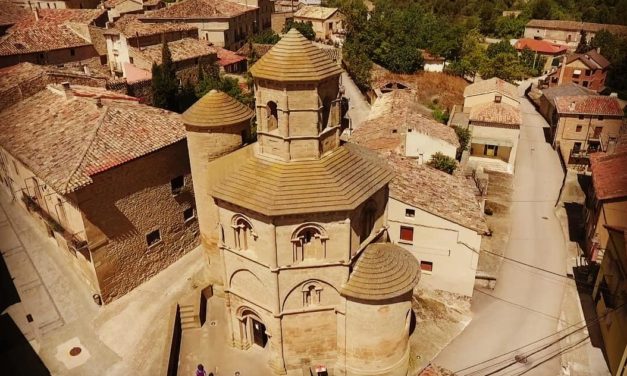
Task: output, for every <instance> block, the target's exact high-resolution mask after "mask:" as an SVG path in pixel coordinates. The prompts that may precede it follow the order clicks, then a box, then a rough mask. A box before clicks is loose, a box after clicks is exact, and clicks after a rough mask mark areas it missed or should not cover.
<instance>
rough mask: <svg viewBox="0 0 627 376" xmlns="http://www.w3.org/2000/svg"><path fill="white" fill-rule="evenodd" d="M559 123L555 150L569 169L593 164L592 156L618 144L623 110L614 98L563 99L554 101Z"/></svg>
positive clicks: (564, 97)
mask: <svg viewBox="0 0 627 376" xmlns="http://www.w3.org/2000/svg"><path fill="white" fill-rule="evenodd" d="M554 102H555V111H556V114H557V121H556V123H555V126H554V131H553V134H554V138H553V148H555V149H556V150H558V151H559V153H560V155H561V158H562V159H563V161H564V163H566V164H567V165H568V166H576V165H578V166H583V167H584V168H585V167H587V166H588V164H589V163H590V155H591V154H592V153H596V152H599V151H607V150H608V148H609V147H611V146H612V145H614V144H616V143H617V141H618V136H619V134H620V130H621V126H622V125H623V118H624V114H623V109H622V108H621V105H620V102H619V101H618V99H617V98H614V97H605V96H600V95H578V96H560V97H556V98H555V99H554Z"/></svg>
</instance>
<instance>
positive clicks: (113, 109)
mask: <svg viewBox="0 0 627 376" xmlns="http://www.w3.org/2000/svg"><path fill="white" fill-rule="evenodd" d="M26 108H28V109H29V111H30V112H29V113H30V114H31V115H29V116H16V114H22V115H23V114H25V113H27V112H28V111H26V112H25V109H26ZM50 109H52V110H50ZM42 111H44V112H42ZM52 117H54V118H55V119H56V121H52V120H51V118H52ZM0 118H1V119H2V121H1V124H2V128H3V129H2V132H0V133H2V136H0V147H1V149H0V152H1V153H0V175H1V177H2V182H3V188H5V190H6V191H7V192H8V193H9V194H11V195H12V196H13V197H14V199H15V200H16V201H17V202H19V203H21V205H23V206H24V207H26V208H27V209H28V210H29V211H30V212H31V214H32V215H33V217H34V218H35V220H36V221H37V222H38V223H40V224H41V225H42V228H43V229H45V230H46V231H47V232H48V234H49V235H50V236H52V237H54V238H55V240H56V241H57V244H58V245H59V246H60V248H61V249H62V250H65V252H64V254H65V255H66V256H67V258H68V261H69V262H72V263H73V264H75V266H76V268H77V269H78V270H79V271H80V273H81V275H82V276H83V277H84V279H85V280H86V282H87V283H88V284H89V285H90V286H91V288H92V289H93V292H94V294H98V295H99V296H100V297H101V299H102V301H103V302H104V303H108V302H110V301H112V300H114V299H116V298H118V297H120V296H122V295H124V294H125V293H127V292H129V291H130V290H132V289H133V288H135V287H137V286H138V285H139V284H141V283H142V282H144V281H145V280H147V279H148V278H150V277H152V276H154V275H155V274H156V273H158V272H159V271H161V270H163V269H164V268H165V267H167V266H168V265H170V264H171V263H173V262H174V261H176V260H177V259H178V258H180V257H181V256H182V255H184V254H185V253H186V252H187V251H189V250H191V249H192V248H194V247H195V246H196V244H197V238H198V224H197V222H196V220H195V206H194V199H193V189H192V183H191V175H190V167H189V162H188V157H187V148H186V143H185V136H184V128H183V124H182V123H181V121H180V117H179V116H178V115H176V114H173V113H169V112H167V111H164V110H160V109H155V108H152V107H149V106H145V105H141V104H138V103H137V100H136V99H135V98H132V97H128V96H125V95H121V94H117V93H113V92H108V91H106V90H103V89H96V88H91V87H81V86H74V87H70V86H69V85H61V86H60V85H49V86H48V87H46V88H45V89H44V90H42V91H40V92H39V93H37V94H35V95H33V96H31V97H29V98H27V99H25V100H23V101H22V102H20V103H17V104H15V105H13V106H11V107H8V108H6V109H5V110H4V111H3V112H2V113H0ZM100 119H102V122H100ZM60 120H61V121H60ZM42 124H46V126H45V127H42ZM96 125H98V128H97V130H95V129H96ZM18 129H19V131H18ZM29 129H32V131H29ZM119 129H125V130H126V132H122V133H120V132H119ZM35 130H39V131H35ZM42 130H43V131H42ZM85 132H87V133H85ZM94 132H95V134H94ZM26 135H29V136H28V140H27V142H24V140H23V139H22V138H23V137H25V136H26ZM54 135H62V136H54ZM88 135H91V136H89V137H88ZM139 135H141V136H139ZM88 141H91V142H88ZM41 150H45V152H43V153H42V152H41Z"/></svg>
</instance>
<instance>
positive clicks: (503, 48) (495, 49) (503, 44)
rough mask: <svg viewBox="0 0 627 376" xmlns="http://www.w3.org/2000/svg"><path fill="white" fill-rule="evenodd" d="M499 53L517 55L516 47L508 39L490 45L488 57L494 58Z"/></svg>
mask: <svg viewBox="0 0 627 376" xmlns="http://www.w3.org/2000/svg"><path fill="white" fill-rule="evenodd" d="M498 54H511V55H516V49H515V48H514V47H513V46H512V45H511V44H510V43H509V42H508V41H506V40H502V41H500V42H498V43H493V44H491V45H489V46H488V49H487V50H486V55H487V57H488V58H490V59H493V58H494V57H495V56H496V55H498Z"/></svg>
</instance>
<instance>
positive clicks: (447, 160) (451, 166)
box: [427, 152, 457, 174]
mask: <svg viewBox="0 0 627 376" xmlns="http://www.w3.org/2000/svg"><path fill="white" fill-rule="evenodd" d="M427 165H429V166H431V167H433V168H435V169H438V170H440V171H444V172H446V173H447V174H453V172H455V169H456V168H457V161H456V160H455V158H451V157H449V156H448V155H444V154H442V153H440V152H437V153H435V154H433V155H432V156H431V159H430V160H429V162H427Z"/></svg>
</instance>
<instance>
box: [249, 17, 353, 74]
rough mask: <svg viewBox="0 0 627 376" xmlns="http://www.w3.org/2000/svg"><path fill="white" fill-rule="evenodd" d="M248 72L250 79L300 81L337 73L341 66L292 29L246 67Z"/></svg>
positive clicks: (340, 71)
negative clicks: (248, 68) (251, 77)
mask: <svg viewBox="0 0 627 376" xmlns="http://www.w3.org/2000/svg"><path fill="white" fill-rule="evenodd" d="M250 73H251V74H252V76H253V77H254V78H262V79H268V80H275V81H296V82H303V81H320V80H324V79H326V78H329V77H333V76H338V75H340V74H341V73H342V68H340V67H339V66H338V65H337V64H335V63H334V62H333V61H331V59H329V57H328V56H327V55H326V54H325V53H324V52H323V51H321V50H320V49H319V48H317V47H316V46H314V45H313V43H311V42H310V41H308V40H307V39H306V38H305V37H304V36H303V35H302V34H301V33H300V32H298V30H296V29H292V30H290V31H289V32H288V33H287V34H285V35H284V36H283V38H281V40H280V41H279V42H278V43H277V44H275V45H274V47H272V48H271V49H270V51H268V53H267V54H265V55H264V56H263V57H262V58H261V59H259V60H258V61H257V62H256V63H255V64H254V65H253V66H252V67H251V68H250Z"/></svg>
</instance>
